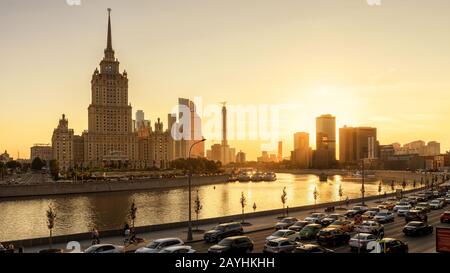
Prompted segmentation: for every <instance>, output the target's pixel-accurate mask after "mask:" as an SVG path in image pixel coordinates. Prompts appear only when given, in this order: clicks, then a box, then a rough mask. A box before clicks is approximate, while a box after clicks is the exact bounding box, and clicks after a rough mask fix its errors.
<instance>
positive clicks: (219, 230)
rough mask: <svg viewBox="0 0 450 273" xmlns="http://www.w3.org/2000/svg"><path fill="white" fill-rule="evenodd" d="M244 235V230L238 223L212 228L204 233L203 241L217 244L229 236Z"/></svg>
mask: <svg viewBox="0 0 450 273" xmlns="http://www.w3.org/2000/svg"><path fill="white" fill-rule="evenodd" d="M243 233H244V228H243V227H242V225H241V224H240V223H237V222H232V223H225V224H220V225H218V226H216V227H214V228H213V229H212V230H209V231H207V232H205V234H204V235H203V239H204V240H205V241H206V242H212V243H214V242H219V241H221V240H222V239H223V238H226V237H230V236H237V235H242V234H243Z"/></svg>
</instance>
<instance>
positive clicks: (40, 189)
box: [0, 175, 228, 198]
mask: <svg viewBox="0 0 450 273" xmlns="http://www.w3.org/2000/svg"><path fill="white" fill-rule="evenodd" d="M227 178H228V177H227V176H226V175H216V176H194V177H192V185H193V186H199V185H209V184H219V183H225V182H227ZM187 183H188V182H187V177H180V178H162V179H143V180H128V181H115V182H106V181H96V182H84V183H81V182H71V183H58V182H54V183H46V184H36V185H6V186H1V190H0V198H16V197H31V196H32V197H36V196H51V195H67V194H84V193H102V192H118V191H139V190H152V189H167V188H179V187H185V186H186V185H187Z"/></svg>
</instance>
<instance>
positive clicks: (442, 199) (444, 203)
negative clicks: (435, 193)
mask: <svg viewBox="0 0 450 273" xmlns="http://www.w3.org/2000/svg"><path fill="white" fill-rule="evenodd" d="M436 200H439V201H442V203H443V206H442V207H444V208H445V207H446V206H447V205H448V202H447V200H446V199H445V197H439V198H437V199H436Z"/></svg>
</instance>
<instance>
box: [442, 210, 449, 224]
mask: <svg viewBox="0 0 450 273" xmlns="http://www.w3.org/2000/svg"><path fill="white" fill-rule="evenodd" d="M441 223H450V211H446V212H444V213H442V214H441Z"/></svg>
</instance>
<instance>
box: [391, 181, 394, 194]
mask: <svg viewBox="0 0 450 273" xmlns="http://www.w3.org/2000/svg"><path fill="white" fill-rule="evenodd" d="M391 190H392V192H394V191H395V182H394V180H392V181H391Z"/></svg>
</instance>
